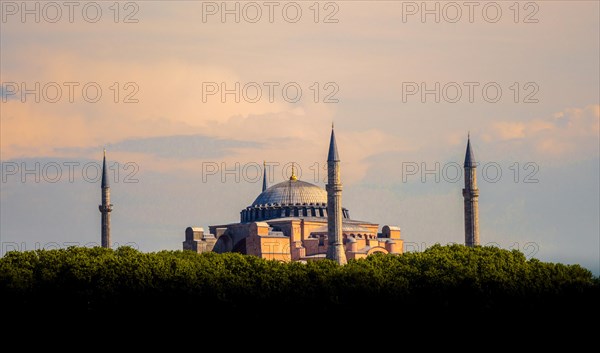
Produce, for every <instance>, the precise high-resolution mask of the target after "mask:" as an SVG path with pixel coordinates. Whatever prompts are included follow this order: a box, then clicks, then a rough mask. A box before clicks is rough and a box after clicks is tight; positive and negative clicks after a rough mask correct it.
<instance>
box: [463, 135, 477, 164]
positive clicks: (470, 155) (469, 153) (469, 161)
mask: <svg viewBox="0 0 600 353" xmlns="http://www.w3.org/2000/svg"><path fill="white" fill-rule="evenodd" d="M476 166H477V162H475V156H474V155H473V149H472V148H471V133H470V132H469V133H468V135H467V152H466V154H465V168H467V167H476Z"/></svg>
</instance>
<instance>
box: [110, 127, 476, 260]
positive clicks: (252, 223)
mask: <svg viewBox="0 0 600 353" xmlns="http://www.w3.org/2000/svg"><path fill="white" fill-rule="evenodd" d="M476 167H477V163H476V162H475V157H474V156H473V151H472V149H471V140H470V137H469V138H468V139H467V150H466V154H465V162H464V171H465V173H464V182H465V188H464V189H463V190H462V193H463V198H464V221H465V245H466V246H477V245H479V208H478V198H479V189H478V188H477V174H476ZM107 171H108V170H107V168H106V151H105V152H104V158H103V172H102V183H101V190H102V204H101V205H100V206H99V210H100V212H101V214H102V218H101V241H102V246H103V247H106V248H110V247H111V237H110V213H111V212H112V210H113V205H112V204H111V203H110V185H109V178H108V174H107ZM403 245H404V240H402V237H401V233H400V227H398V226H394V225H384V226H383V227H381V231H379V224H377V223H372V222H367V221H359V220H356V219H352V218H350V211H349V210H348V209H347V208H344V207H342V183H341V170H340V157H339V153H338V148H337V144H336V140H335V131H334V130H333V126H332V129H331V138H330V141H329V151H328V155H327V185H326V188H325V190H323V189H322V188H320V187H319V186H317V185H314V184H311V183H308V182H305V181H302V180H298V178H297V177H296V175H295V173H294V169H293V167H292V175H291V176H290V178H289V180H286V181H284V182H281V183H278V184H275V185H272V186H270V187H268V186H267V172H266V168H265V170H264V175H263V185H262V192H261V193H260V194H259V195H258V196H257V197H256V199H255V200H254V202H252V204H251V205H250V206H247V207H246V208H244V209H243V210H241V212H240V222H238V223H229V224H221V225H212V226H209V229H208V232H206V231H205V230H204V229H203V228H201V227H188V228H187V229H186V230H185V240H184V242H183V250H190V251H193V252H196V253H203V252H210V251H213V252H216V253H224V252H238V253H241V254H246V255H254V256H258V257H261V258H264V259H270V260H278V261H303V262H306V261H313V260H319V259H324V258H327V259H330V260H333V261H335V262H337V263H338V264H342V265H343V264H345V263H346V262H347V261H348V260H349V259H361V258H365V257H367V256H369V255H370V254H374V253H384V254H402V252H403Z"/></svg>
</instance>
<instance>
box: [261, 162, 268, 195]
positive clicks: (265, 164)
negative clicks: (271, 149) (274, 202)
mask: <svg viewBox="0 0 600 353" xmlns="http://www.w3.org/2000/svg"><path fill="white" fill-rule="evenodd" d="M265 190H267V162H265V161H263V188H262V191H263V192H265Z"/></svg>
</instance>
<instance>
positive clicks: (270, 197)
mask: <svg viewBox="0 0 600 353" xmlns="http://www.w3.org/2000/svg"><path fill="white" fill-rule="evenodd" d="M276 203H277V204H280V205H284V204H286V205H289V204H292V205H295V204H301V205H302V204H304V203H306V204H310V203H313V204H317V203H322V204H326V203H327V192H326V191H325V190H323V189H322V188H320V187H318V186H317V185H314V184H311V183H307V182H305V181H301V180H294V179H291V178H290V180H286V181H284V182H281V183H279V184H275V185H273V186H271V187H270V188H268V189H267V190H265V191H263V192H262V193H261V194H260V195H258V197H257V198H256V200H254V202H253V203H252V206H256V205H268V204H276Z"/></svg>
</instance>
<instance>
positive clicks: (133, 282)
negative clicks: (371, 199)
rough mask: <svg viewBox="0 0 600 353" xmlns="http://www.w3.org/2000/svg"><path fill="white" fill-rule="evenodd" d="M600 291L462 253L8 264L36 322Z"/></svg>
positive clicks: (569, 304) (528, 299) (488, 305)
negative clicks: (57, 316)
mask: <svg viewBox="0 0 600 353" xmlns="http://www.w3.org/2000/svg"><path fill="white" fill-rule="evenodd" d="M599 288H600V281H599V280H598V278H594V277H593V276H592V274H591V272H590V271H588V270H586V269H584V268H582V267H581V266H579V265H563V264H554V263H545V262H541V261H539V260H536V259H531V260H527V259H526V258H525V256H524V255H523V254H522V253H521V252H519V251H517V250H512V251H508V250H502V249H499V248H495V247H475V248H468V247H465V246H461V245H451V246H440V245H435V246H433V247H431V248H429V249H427V250H426V251H424V252H417V253H406V254H404V255H401V256H395V255H383V254H375V255H372V256H369V257H368V258H366V259H362V260H351V261H349V263H348V264H347V265H345V266H338V265H336V264H335V263H333V262H331V261H329V260H322V261H316V262H309V263H307V264H303V263H281V262H276V261H268V260H263V259H259V258H257V257H253V256H244V255H240V254H236V253H227V254H215V253H205V254H195V253H192V252H188V251H160V252H157V253H142V252H139V251H136V250H134V249H132V248H128V247H121V248H118V249H116V250H109V249H103V248H78V247H70V248H67V249H60V250H36V251H25V252H9V253H7V254H6V255H5V256H4V257H3V258H1V259H0V293H1V294H0V295H1V296H2V298H0V299H2V302H3V303H11V305H10V307H11V308H13V310H20V311H22V310H26V311H31V312H37V313H39V312H58V311H60V312H65V311H67V312H68V311H71V312H87V313H89V312H93V313H99V314H111V313H116V312H118V311H121V310H126V311H128V312H147V311H148V310H150V311H153V312H161V311H165V312H179V313H186V312H201V313H204V314H206V315H214V314H219V315H224V314H225V315H237V314H242V315H246V316H247V315H250V316H258V315H264V314H265V313H275V314H278V313H282V312H288V311H290V310H293V311H294V312H301V313H303V315H311V313H323V312H328V311H331V312H336V313H341V312H353V313H354V314H352V315H354V316H355V315H358V314H360V311H359V312H358V313H357V312H356V311H357V308H359V310H366V309H365V308H367V309H370V310H367V311H368V312H370V313H371V312H374V311H381V312H385V313H388V314H390V315H393V314H403V315H406V314H410V313H421V314H422V313H424V312H425V313H462V314H478V313H502V312H507V311H510V312H516V311H527V312H529V313H533V312H546V311H547V310H550V309H551V310H552V311H553V312H560V311H562V312H572V311H577V310H589V308H590V306H592V308H593V309H594V310H597V308H598V304H597V302H596V300H595V298H597V296H598V294H599V292H600V291H599Z"/></svg>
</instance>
